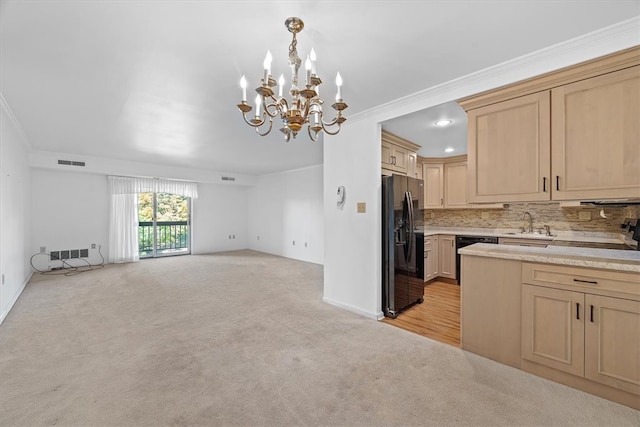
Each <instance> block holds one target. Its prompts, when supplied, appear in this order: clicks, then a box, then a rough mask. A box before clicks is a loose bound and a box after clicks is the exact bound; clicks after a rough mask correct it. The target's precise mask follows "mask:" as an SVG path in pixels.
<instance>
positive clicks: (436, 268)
mask: <svg viewBox="0 0 640 427" xmlns="http://www.w3.org/2000/svg"><path fill="white" fill-rule="evenodd" d="M431 241H432V242H433V245H432V248H433V250H432V253H431V269H432V270H431V276H432V277H433V278H434V279H435V278H436V277H438V276H439V275H440V237H438V236H433V237H432V238H431Z"/></svg>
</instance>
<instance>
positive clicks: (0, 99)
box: [0, 92, 33, 151]
mask: <svg viewBox="0 0 640 427" xmlns="http://www.w3.org/2000/svg"><path fill="white" fill-rule="evenodd" d="M0 108H2V111H4V113H5V114H6V115H7V118H8V119H9V122H10V123H11V124H12V125H13V127H14V128H15V130H16V133H17V134H18V137H19V138H20V142H22V144H23V145H24V146H25V147H26V148H27V150H28V151H32V150H33V146H32V145H31V142H30V141H29V138H27V134H26V133H24V129H23V128H22V125H21V124H20V122H19V121H18V118H17V117H16V115H15V114H13V110H12V109H11V107H10V106H9V103H8V102H7V100H6V99H5V97H4V95H3V94H2V92H0Z"/></svg>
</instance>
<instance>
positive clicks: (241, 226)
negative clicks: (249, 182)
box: [191, 184, 248, 254]
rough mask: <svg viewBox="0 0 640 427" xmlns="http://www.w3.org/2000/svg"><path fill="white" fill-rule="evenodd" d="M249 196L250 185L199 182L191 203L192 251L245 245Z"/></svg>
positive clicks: (199, 252)
mask: <svg viewBox="0 0 640 427" xmlns="http://www.w3.org/2000/svg"><path fill="white" fill-rule="evenodd" d="M247 198H248V189H247V187H239V186H225V185H218V184H198V198H197V199H194V200H193V205H192V206H193V212H192V219H193V233H192V236H193V241H192V246H191V247H192V253H194V254H202V253H210V252H220V251H230V250H237V249H246V248H247V247H248V245H247V209H248V202H247ZM229 236H231V237H232V238H231V239H229ZM234 236H235V237H234Z"/></svg>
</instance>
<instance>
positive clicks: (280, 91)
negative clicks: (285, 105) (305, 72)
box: [278, 74, 284, 98]
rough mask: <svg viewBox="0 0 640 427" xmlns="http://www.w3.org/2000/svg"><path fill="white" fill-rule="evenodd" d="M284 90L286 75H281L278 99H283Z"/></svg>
mask: <svg viewBox="0 0 640 427" xmlns="http://www.w3.org/2000/svg"><path fill="white" fill-rule="evenodd" d="M283 88H284V75H282V74H280V78H279V79H278V98H282V90H283Z"/></svg>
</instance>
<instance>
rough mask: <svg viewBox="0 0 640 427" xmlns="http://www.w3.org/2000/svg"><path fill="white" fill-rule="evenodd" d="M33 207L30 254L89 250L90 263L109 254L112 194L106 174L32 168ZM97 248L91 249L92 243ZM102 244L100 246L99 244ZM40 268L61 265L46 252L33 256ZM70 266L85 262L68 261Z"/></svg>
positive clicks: (100, 259)
mask: <svg viewBox="0 0 640 427" xmlns="http://www.w3.org/2000/svg"><path fill="white" fill-rule="evenodd" d="M32 171H33V172H32V180H33V185H32V191H31V202H32V207H33V221H32V238H31V246H30V249H31V253H32V254H35V253H38V252H39V250H40V247H41V246H44V247H46V251H47V252H51V251H60V250H71V249H89V258H87V259H86V260H87V261H89V262H90V263H91V264H99V263H101V262H102V261H103V260H102V258H101V256H100V254H99V252H98V250H100V252H101V253H102V256H104V258H105V262H106V260H107V258H108V254H109V195H108V190H107V177H106V176H104V175H97V174H91V173H77V172H68V171H53V170H46V169H32ZM92 243H95V244H96V249H91V244H92ZM100 246H101V247H100ZM33 261H34V266H35V267H36V268H37V269H38V270H48V268H49V267H59V266H61V261H49V259H48V257H47V256H45V255H36V256H35V257H34V258H33ZM68 263H69V264H70V265H77V266H81V265H86V264H85V263H84V262H83V261H81V260H75V259H72V260H69V261H68Z"/></svg>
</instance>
